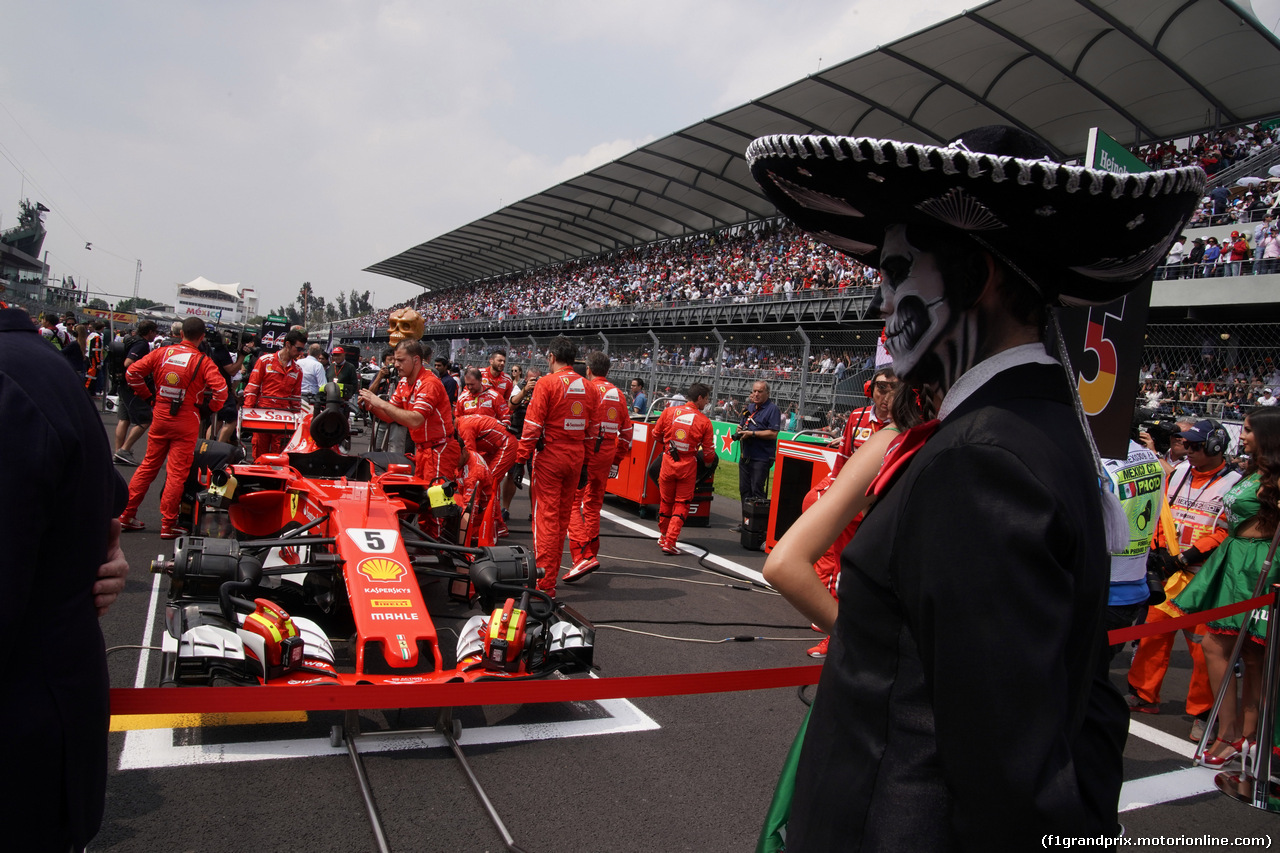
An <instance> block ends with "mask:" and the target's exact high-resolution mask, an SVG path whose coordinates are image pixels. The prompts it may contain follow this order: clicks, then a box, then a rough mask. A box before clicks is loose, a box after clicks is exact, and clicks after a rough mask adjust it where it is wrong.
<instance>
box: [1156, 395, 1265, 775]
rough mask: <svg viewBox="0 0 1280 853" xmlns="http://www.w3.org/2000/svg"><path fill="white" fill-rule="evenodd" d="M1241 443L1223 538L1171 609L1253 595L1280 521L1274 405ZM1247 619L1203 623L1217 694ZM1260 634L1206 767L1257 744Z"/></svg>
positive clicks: (1246, 652) (1255, 631)
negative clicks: (1241, 468) (1243, 463)
mask: <svg viewBox="0 0 1280 853" xmlns="http://www.w3.org/2000/svg"><path fill="white" fill-rule="evenodd" d="M1240 445H1241V448H1242V449H1243V451H1244V452H1245V453H1246V454H1248V456H1249V464H1248V467H1247V468H1246V469H1245V476H1244V478H1243V479H1242V480H1240V482H1239V483H1237V484H1236V485H1235V486H1234V487H1232V489H1231V491H1229V492H1227V494H1226V497H1224V498H1223V501H1222V503H1223V512H1224V513H1226V520H1227V538H1226V540H1225V541H1224V542H1223V543H1222V544H1221V545H1219V546H1218V547H1217V548H1215V549H1214V550H1213V553H1212V554H1210V555H1209V559H1208V560H1206V561H1205V564H1204V565H1203V566H1202V567H1201V568H1200V571H1198V572H1197V573H1196V576H1195V577H1194V578H1193V579H1192V580H1191V582H1190V583H1189V584H1187V587H1186V589H1184V590H1183V591H1182V592H1181V593H1179V594H1178V596H1177V598H1175V599H1174V600H1173V602H1172V603H1173V606H1174V607H1176V608H1178V609H1179V610H1181V611H1182V612H1183V613H1198V612H1200V611H1203V610H1212V609H1213V608H1215V607H1222V606H1225V605H1228V604H1234V603H1236V602H1240V601H1245V600H1247V599H1250V598H1252V597H1253V591H1254V589H1255V588H1256V587H1257V583H1258V575H1259V574H1260V573H1261V571H1262V563H1263V561H1264V560H1265V559H1266V556H1267V549H1268V547H1269V545H1270V544H1271V537H1272V536H1273V535H1274V534H1275V531H1276V524H1277V522H1280V507H1277V501H1280V486H1278V485H1277V476H1278V475H1280V407H1270V406H1259V407H1258V408H1256V409H1254V410H1253V411H1251V412H1250V413H1249V415H1248V417H1246V418H1245V420H1244V428H1243V429H1242V430H1241V432H1240ZM1277 574H1278V572H1277V567H1273V568H1272V571H1271V582H1275V580H1276V579H1277ZM1247 618H1249V613H1248V612H1245V613H1240V614H1237V615H1235V616H1229V617H1227V618H1225V619H1215V620H1213V621H1212V622H1209V623H1208V626H1207V627H1208V633H1206V634H1205V635H1204V640H1203V646H1204V658H1205V663H1206V664H1207V665H1208V669H1209V685H1210V687H1211V688H1212V689H1213V691H1214V693H1215V694H1216V693H1217V691H1218V689H1219V688H1220V687H1221V685H1222V681H1223V679H1224V678H1226V677H1228V676H1229V675H1231V672H1230V669H1229V665H1230V662H1231V652H1232V650H1233V649H1234V648H1235V643H1236V638H1237V637H1238V636H1239V635H1240V627H1241V625H1243V624H1244V621H1245V620H1246V619H1247ZM1266 636H1267V623H1266V621H1265V620H1260V619H1255V620H1254V621H1253V623H1252V624H1251V626H1250V628H1249V641H1248V642H1246V643H1245V644H1244V649H1243V651H1242V652H1241V658H1240V659H1241V664H1242V665H1243V667H1244V674H1243V675H1244V677H1243V678H1241V679H1240V681H1241V685H1240V694H1239V696H1238V697H1237V695H1236V690H1235V689H1229V690H1228V691H1227V693H1226V696H1225V697H1224V699H1223V700H1222V706H1221V708H1219V710H1218V738H1217V740H1216V741H1214V743H1213V745H1212V746H1211V747H1209V749H1208V750H1206V751H1205V753H1204V755H1203V757H1202V758H1201V759H1200V763H1201V764H1203V765H1205V766H1207V767H1222V766H1224V765H1226V764H1229V763H1230V762H1232V761H1234V760H1235V759H1236V758H1238V757H1239V756H1240V754H1241V752H1242V751H1243V750H1245V749H1246V748H1247V747H1246V746H1245V744H1246V743H1253V742H1254V741H1256V740H1257V731H1258V700H1259V698H1260V696H1261V690H1262V656H1263V655H1262V653H1263V648H1264V643H1265V642H1266ZM1233 687H1234V685H1233Z"/></svg>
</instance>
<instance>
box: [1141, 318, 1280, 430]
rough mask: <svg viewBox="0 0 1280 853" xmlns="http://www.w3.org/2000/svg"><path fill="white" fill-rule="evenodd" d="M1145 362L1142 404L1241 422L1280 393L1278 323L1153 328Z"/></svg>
mask: <svg viewBox="0 0 1280 853" xmlns="http://www.w3.org/2000/svg"><path fill="white" fill-rule="evenodd" d="M1142 363H1143V367H1142V374H1141V376H1140V377H1139V380H1140V386H1139V396H1138V402H1139V404H1140V405H1144V406H1150V407H1151V408H1155V409H1157V410H1158V411H1159V412H1161V413H1162V414H1166V415H1170V416H1175V417H1183V416H1185V417H1213V418H1222V419H1228V420H1239V419H1241V418H1243V417H1244V416H1245V415H1246V414H1248V412H1249V409H1251V408H1253V407H1254V406H1256V405H1259V402H1258V401H1259V399H1264V400H1265V399H1267V398H1268V397H1269V396H1270V395H1268V394H1266V393H1265V391H1266V389H1270V390H1271V391H1272V392H1275V391H1280V323H1183V324H1160V323H1156V324H1152V325H1149V326H1148V327H1147V339H1146V345H1145V347H1144V349H1143V359H1142Z"/></svg>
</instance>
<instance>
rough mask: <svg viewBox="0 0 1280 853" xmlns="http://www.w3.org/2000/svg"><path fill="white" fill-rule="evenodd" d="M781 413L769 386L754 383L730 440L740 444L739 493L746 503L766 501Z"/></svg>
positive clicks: (762, 382) (780, 424) (780, 426)
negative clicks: (766, 487) (772, 397)
mask: <svg viewBox="0 0 1280 853" xmlns="http://www.w3.org/2000/svg"><path fill="white" fill-rule="evenodd" d="M780 429H782V412H780V411H778V407H777V406H776V405H775V404H774V403H773V401H772V400H770V399H769V383H768V382H765V381H764V380H763V379H761V380H757V381H756V382H755V384H753V385H752V386H751V398H750V400H749V401H748V403H747V407H746V411H745V412H743V413H742V420H741V421H740V423H739V425H738V431H737V432H736V433H734V435H733V440H734V441H737V442H739V453H740V454H741V455H740V456H739V461H738V493H739V495H740V496H741V498H742V502H743V503H744V504H745V503H746V502H747V501H748V500H759V501H762V500H764V499H765V493H764V487H765V483H767V482H768V480H769V469H770V468H771V467H773V458H774V455H775V451H776V449H777V446H778V430H780ZM744 512H745V510H744Z"/></svg>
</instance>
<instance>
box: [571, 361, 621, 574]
mask: <svg viewBox="0 0 1280 853" xmlns="http://www.w3.org/2000/svg"><path fill="white" fill-rule="evenodd" d="M608 375H609V356H607V355H605V354H604V353H602V352H593V353H591V354H590V355H588V356H587V379H589V380H590V381H591V382H592V383H594V384H595V386H596V392H597V393H598V394H599V395H600V403H599V405H597V406H596V420H597V421H599V422H600V435H599V437H598V438H597V439H596V441H595V447H594V448H592V449H593V451H594V452H593V453H592V454H591V457H590V460H589V461H588V463H587V485H586V488H582V489H578V491H577V493H576V494H575V495H574V496H573V502H574V506H575V507H576V509H575V510H574V512H573V515H572V517H571V518H570V519H569V560H570V561H571V562H572V563H573V566H572V567H571V568H570V569H569V571H567V572H565V575H564V582H565V583H571V582H573V581H575V580H578V579H579V578H581V577H582V576H583V575H586V574H588V573H589V572H593V571H595V570H596V569H598V568H600V560H599V559H597V558H598V557H599V555H600V508H601V507H603V506H604V484H605V481H606V480H608V479H609V478H610V477H611V476H617V470H618V464H619V463H620V462H622V460H623V459H625V458H626V457H627V455H628V454H630V453H631V415H630V414H628V412H627V408H628V405H627V398H626V397H624V396H623V394H622V392H621V391H619V390H618V388H617V387H616V386H615V385H614V384H613V383H612V382H610V381H609V380H608V378H607V377H608Z"/></svg>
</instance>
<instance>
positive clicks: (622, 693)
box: [111, 595, 1271, 716]
mask: <svg viewBox="0 0 1280 853" xmlns="http://www.w3.org/2000/svg"><path fill="white" fill-rule="evenodd" d="M1270 601H1271V596H1270V595H1262V596H1259V597H1257V598H1251V599H1249V600H1248V601H1242V602H1240V603H1238V604H1229V605H1227V606H1225V607H1216V608H1214V609H1213V610H1206V611H1204V612H1202V613H1192V614H1189V615H1187V616H1179V617H1177V618H1175V619H1166V620H1161V621H1159V622H1154V623H1149V624H1145V625H1135V626H1134V627H1132V628H1118V629H1116V630H1115V631H1111V632H1110V633H1109V634H1108V635H1107V639H1108V640H1109V641H1110V642H1111V643H1112V644H1113V645H1114V644H1119V643H1126V642H1128V641H1130V640H1136V639H1140V638H1142V637H1150V636H1153V635H1155V634H1165V633H1169V632H1172V631H1177V630H1178V629H1180V628H1189V627H1191V626H1193V625H1199V624H1201V623H1203V622H1209V621H1212V620H1214V619H1221V618H1223V617H1226V616H1234V615H1235V614H1237V613H1243V612H1245V611H1246V610H1253V609H1254V608H1255V607H1263V606H1265V605H1267V604H1268V603H1270ZM821 673H822V667H821V666H820V665H809V666H791V667H779V668H776V669H749V670H737V671H733V672H693V673H686V674H683V675H634V676H625V677H620V678H579V679H544V680H531V681H510V680H505V681H503V680H494V681H473V682H469V683H461V682H454V683H451V684H397V685H381V684H379V685H374V684H368V685H357V686H350V687H335V686H330V685H322V686H315V687H277V686H271V685H266V686H262V687H256V688H254V689H252V690H246V689H245V688H243V687H202V688H200V689H199V690H174V689H172V688H168V687H117V688H113V689H112V690H111V713H112V714H113V715H117V716H119V715H129V714H216V713H230V712H246V711H248V712H262V711H346V710H362V709H366V708H454V707H461V706H465V705H520V704H535V703H539V702H586V701H597V700H600V699H637V698H643V697H652V696H689V695H694V694H699V693H732V692H736V691H740V690H770V689H773V688H775V687H802V686H806V685H809V684H817V683H818V677H819V676H820V675H821Z"/></svg>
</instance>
